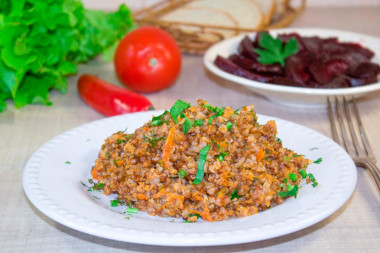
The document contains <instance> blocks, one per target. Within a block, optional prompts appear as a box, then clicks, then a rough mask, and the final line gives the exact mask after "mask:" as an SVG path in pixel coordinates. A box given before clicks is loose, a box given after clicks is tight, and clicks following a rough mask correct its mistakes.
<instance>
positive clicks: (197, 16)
mask: <svg viewBox="0 0 380 253" xmlns="http://www.w3.org/2000/svg"><path fill="white" fill-rule="evenodd" d="M160 20H163V21H170V22H177V23H179V24H180V28H181V29H182V30H183V31H185V32H199V31H200V28H198V27H196V26H191V25H190V26H189V25H186V24H201V25H206V26H208V25H211V26H224V27H233V28H237V27H238V21H237V20H236V19H235V18H234V17H233V16H232V15H231V14H229V13H228V12H225V11H222V10H220V9H217V8H213V7H204V6H188V5H187V6H184V7H181V8H179V9H176V10H174V11H172V12H170V13H168V14H165V15H163V16H162V17H160ZM207 31H209V32H210V31H211V32H213V31H214V32H217V33H221V34H222V35H223V36H224V37H230V36H232V35H234V34H235V33H236V32H234V31H233V30H218V29H213V28H211V29H207Z"/></svg>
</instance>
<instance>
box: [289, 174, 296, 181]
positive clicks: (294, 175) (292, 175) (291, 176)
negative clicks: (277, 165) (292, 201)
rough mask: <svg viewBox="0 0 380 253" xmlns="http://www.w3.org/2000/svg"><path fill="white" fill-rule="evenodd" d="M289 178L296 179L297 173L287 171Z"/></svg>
mask: <svg viewBox="0 0 380 253" xmlns="http://www.w3.org/2000/svg"><path fill="white" fill-rule="evenodd" d="M289 179H290V180H291V181H297V175H296V174H293V173H289Z"/></svg>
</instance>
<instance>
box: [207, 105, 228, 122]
mask: <svg viewBox="0 0 380 253" xmlns="http://www.w3.org/2000/svg"><path fill="white" fill-rule="evenodd" d="M203 107H205V108H207V109H208V110H209V111H210V112H213V113H215V115H213V116H211V117H210V118H209V119H208V124H209V125H212V121H213V119H215V118H216V117H219V116H222V115H223V114H224V107H217V106H216V107H212V106H211V105H209V104H205V105H203Z"/></svg>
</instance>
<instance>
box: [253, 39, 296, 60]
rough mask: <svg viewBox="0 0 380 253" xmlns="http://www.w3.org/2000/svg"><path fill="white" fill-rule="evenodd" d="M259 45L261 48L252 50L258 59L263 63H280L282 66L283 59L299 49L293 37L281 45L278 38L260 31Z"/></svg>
mask: <svg viewBox="0 0 380 253" xmlns="http://www.w3.org/2000/svg"><path fill="white" fill-rule="evenodd" d="M259 45H260V47H262V48H255V49H254V51H255V53H257V54H258V55H259V58H258V61H259V62H261V63H263V64H274V63H280V64H281V66H283V67H284V66H285V59H286V58H288V57H289V56H291V55H293V54H296V53H298V51H299V48H298V45H297V40H296V39H295V38H291V39H290V40H289V41H288V42H287V43H286V44H285V45H283V42H282V41H281V40H280V39H279V38H276V39H275V38H273V37H272V36H271V35H270V34H269V33H267V32H260V37H259Z"/></svg>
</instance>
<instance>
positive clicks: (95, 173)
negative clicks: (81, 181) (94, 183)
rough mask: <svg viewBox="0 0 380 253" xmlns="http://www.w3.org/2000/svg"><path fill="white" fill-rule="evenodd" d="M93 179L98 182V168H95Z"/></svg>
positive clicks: (92, 172)
mask: <svg viewBox="0 0 380 253" xmlns="http://www.w3.org/2000/svg"><path fill="white" fill-rule="evenodd" d="M91 174H92V179H95V180H98V170H97V169H96V168H93V169H92V171H91Z"/></svg>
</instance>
